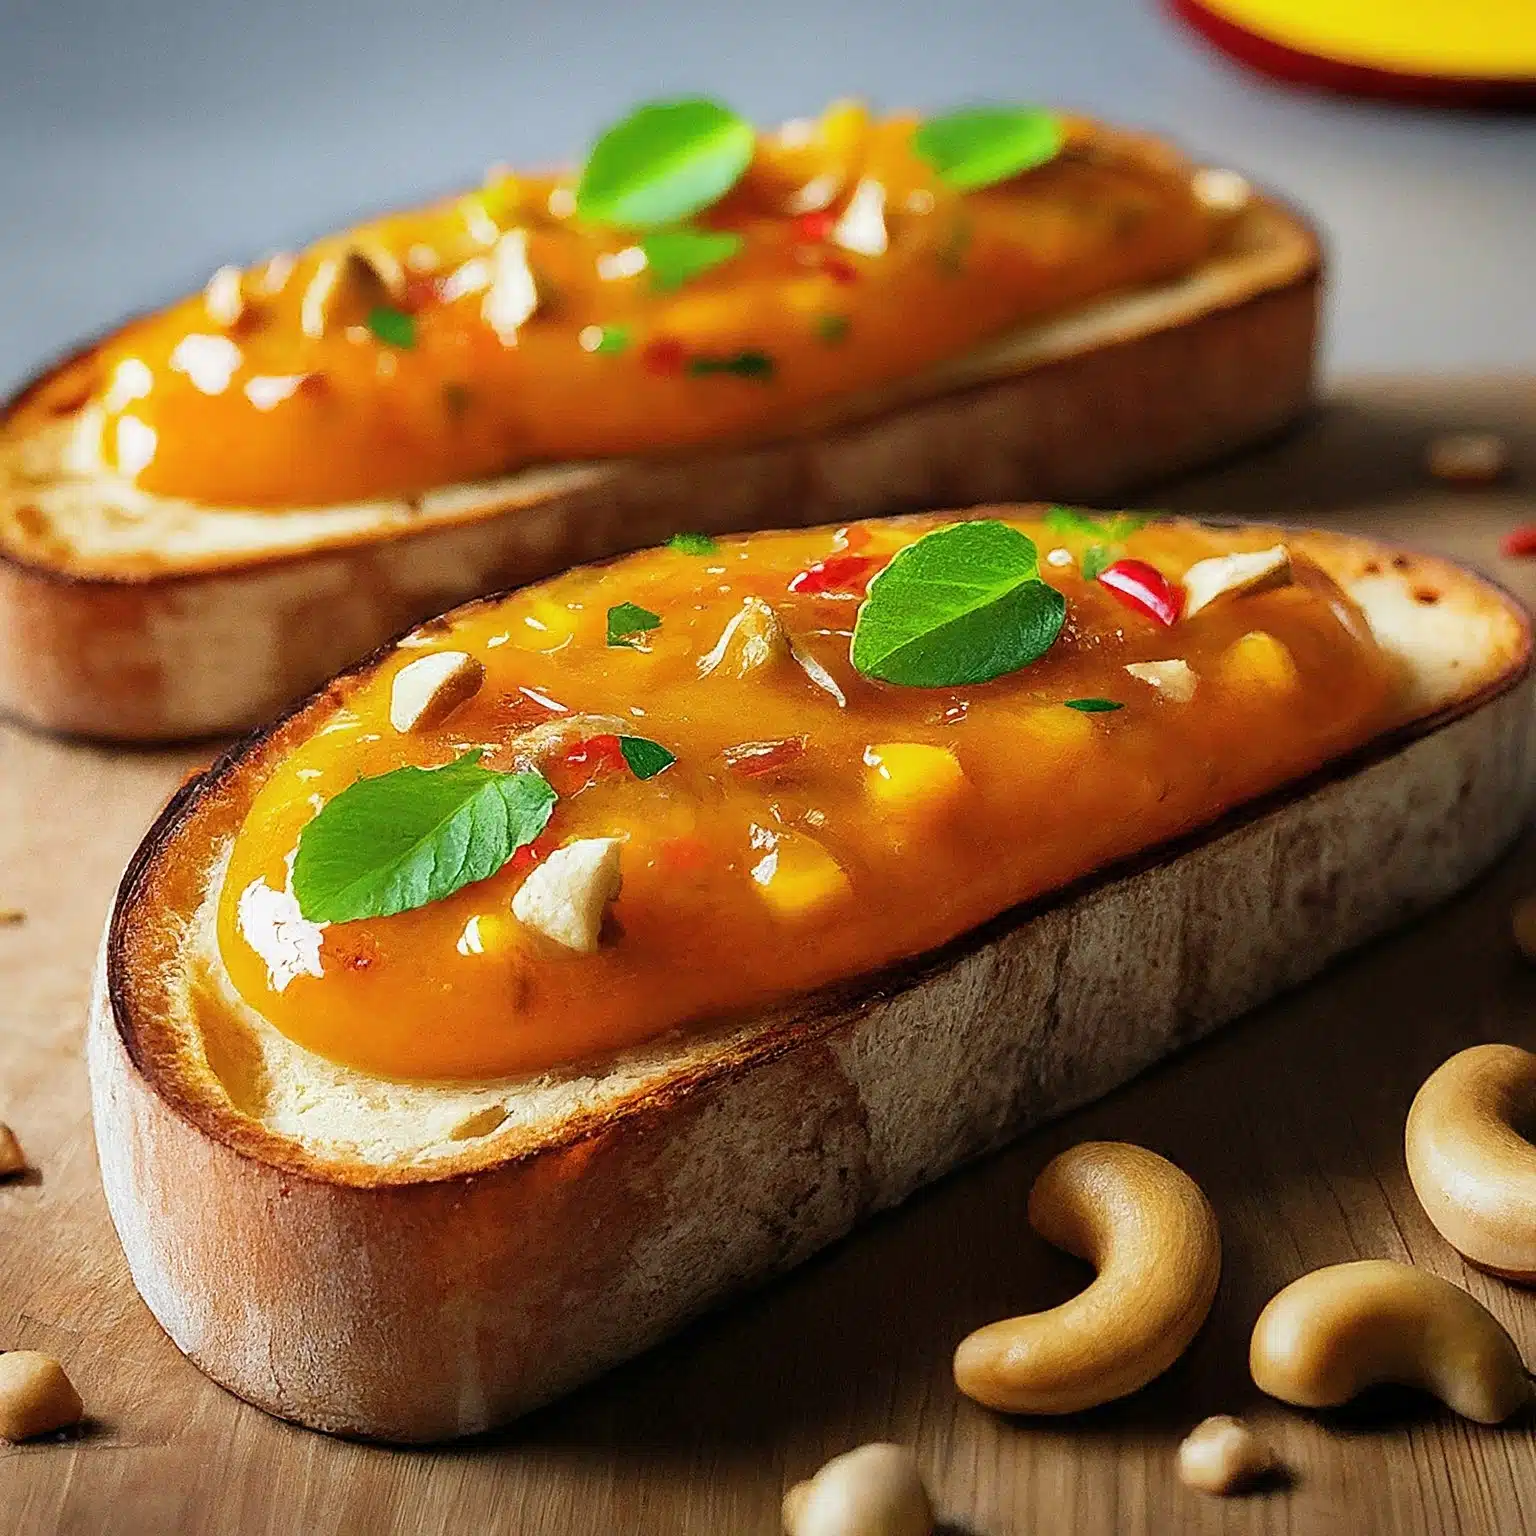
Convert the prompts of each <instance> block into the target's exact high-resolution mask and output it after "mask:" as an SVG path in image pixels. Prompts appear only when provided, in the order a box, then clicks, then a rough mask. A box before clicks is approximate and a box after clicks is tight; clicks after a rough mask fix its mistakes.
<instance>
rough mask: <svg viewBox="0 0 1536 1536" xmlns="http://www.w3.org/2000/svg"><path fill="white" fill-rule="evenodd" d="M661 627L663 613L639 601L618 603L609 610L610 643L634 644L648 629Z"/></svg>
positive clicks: (617, 644)
mask: <svg viewBox="0 0 1536 1536" xmlns="http://www.w3.org/2000/svg"><path fill="white" fill-rule="evenodd" d="M660 628H661V615H660V614H659V613H652V612H651V610H650V609H649V608H642V607H641V606H640V605H639V604H638V603H616V604H615V605H614V606H613V607H612V608H610V609H609V610H608V644H609V645H613V646H620V645H628V646H633V645H634V643H635V641H636V639H637V638H638V637H639V636H640V635H643V634H645V633H646V632H647V631H648V630H652V629H660Z"/></svg>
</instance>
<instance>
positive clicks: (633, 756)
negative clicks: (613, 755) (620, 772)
mask: <svg viewBox="0 0 1536 1536" xmlns="http://www.w3.org/2000/svg"><path fill="white" fill-rule="evenodd" d="M619 751H621V752H622V753H623V754H624V761H625V762H626V763H628V764H629V771H630V772H631V773H632V774H634V776H635V777H636V778H637V779H654V778H655V777H656V775H657V774H658V773H665V772H666V771H667V769H668V768H670V767H671V766H672V764H673V763H675V762H676V761H677V758H676V756H675V755H674V754H673V753H671V752H668V751H667V749H666V748H665V747H664V746H662V744H661V743H660V742H659V741H652V740H651V739H650V738H649V737H648V736H620V737H619Z"/></svg>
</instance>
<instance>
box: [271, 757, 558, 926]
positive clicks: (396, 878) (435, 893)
mask: <svg viewBox="0 0 1536 1536" xmlns="http://www.w3.org/2000/svg"><path fill="white" fill-rule="evenodd" d="M480 755H481V754H480V752H479V751H478V750H476V751H474V752H466V753H465V754H464V756H463V757H461V758H459V759H458V760H457V761H455V762H452V763H449V764H447V765H446V766H445V767H442V768H396V769H395V770H394V771H393V772H391V773H384V774H379V775H378V776H376V777H374V778H368V779H359V780H358V781H357V782H356V783H355V784H350V785H348V786H347V788H346V789H344V790H342V792H341V793H340V794H339V795H337V796H335V797H334V798H333V799H331V800H329V801H328V802H327V803H326V804H325V806H324V807H323V808H322V809H321V811H320V814H319V815H318V816H316V817H315V819H314V820H313V821H311V822H310V823H309V824H308V825H307V826H306V827H305V828H304V830H303V831H302V832H301V833H300V834H299V849H298V853H297V855H296V856H295V858H294V861H293V893H294V895H295V896H296V897H297V898H298V903H299V911H300V913H301V914H302V915H303V917H304V918H305V920H306V921H308V922H312V923H350V922H356V921H358V920H359V919H361V918H366V917H393V916H394V914H395V913H397V912H409V911H411V910H412V909H413V908H415V907H424V906H426V905H428V904H429V903H430V902H434V901H441V900H442V899H443V898H444V897H445V896H451V895H452V894H453V893H454V892H455V891H457V890H461V889H462V888H463V887H464V886H466V885H473V884H474V883H475V881H477V880H484V879H486V878H488V877H489V876H491V875H494V874H495V873H496V871H497V870H498V869H500V868H501V866H502V865H503V864H505V863H506V862H507V860H508V859H510V858H511V857H512V855H513V854H514V853H516V852H517V850H518V849H519V848H521V847H523V846H524V844H526V843H531V842H532V841H533V840H534V838H536V837H537V836H538V835H539V833H540V832H542V831H543V830H544V828H545V826H546V825H547V824H548V822H549V818H550V813H551V812H552V811H553V810H554V808H555V792H554V790H553V789H551V788H550V786H549V784H548V782H547V781H546V780H545V779H544V777H543V775H541V774H538V773H496V772H493V771H492V770H491V769H489V768H482V767H480V766H479V763H480Z"/></svg>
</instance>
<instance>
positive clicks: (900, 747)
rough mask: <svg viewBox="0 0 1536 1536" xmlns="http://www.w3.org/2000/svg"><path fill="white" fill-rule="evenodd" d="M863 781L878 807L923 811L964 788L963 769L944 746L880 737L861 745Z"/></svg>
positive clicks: (940, 806)
mask: <svg viewBox="0 0 1536 1536" xmlns="http://www.w3.org/2000/svg"><path fill="white" fill-rule="evenodd" d="M864 761H865V763H866V764H867V765H868V767H869V774H868V776H867V778H866V780H865V783H866V785H867V787H868V790H869V796H870V798H871V799H872V800H873V801H874V803H875V804H876V805H877V806H878V807H880V808H881V809H882V810H885V811H889V812H892V813H894V814H895V815H897V816H911V815H926V814H930V813H932V812H936V811H940V810H943V809H944V808H945V807H947V806H950V805H953V804H954V803H955V801H956V800H957V799H958V798H959V796H960V795H961V793H962V792H963V791H964V789H965V770H964V769H963V768H962V767H961V766H960V760H959V759H958V758H957V757H956V756H955V754H954V753H953V752H951V751H950V750H949V749H948V748H947V747H934V746H929V745H928V744H926V743H925V742H920V741H883V742H879V743H877V744H876V745H875V746H872V747H866V748H865V749H864Z"/></svg>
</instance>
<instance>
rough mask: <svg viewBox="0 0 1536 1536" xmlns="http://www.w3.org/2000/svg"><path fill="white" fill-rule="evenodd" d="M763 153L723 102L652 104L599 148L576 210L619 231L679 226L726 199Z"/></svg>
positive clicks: (619, 126)
mask: <svg viewBox="0 0 1536 1536" xmlns="http://www.w3.org/2000/svg"><path fill="white" fill-rule="evenodd" d="M756 148H757V136H756V134H754V133H753V131H752V125H751V124H750V123H748V122H747V121H745V120H744V119H743V118H740V117H738V116H737V115H736V114H735V113H734V112H732V111H731V110H730V109H729V108H728V107H723V106H721V105H720V104H719V103H718V102H713V101H705V100H688V101H658V102H651V103H650V104H649V105H647V106H643V107H639V108H637V109H636V110H635V111H634V112H632V113H631V114H630V115H629V116H628V117H626V118H625V119H624V120H623V121H622V122H619V123H615V124H614V126H613V127H611V128H610V129H608V131H607V132H606V133H604V134H603V135H602V137H601V138H599V139H598V141H597V143H596V144H594V145H593V146H592V152H591V154H590V155H588V156H587V163H586V167H585V169H584V170H583V171H582V173H581V180H580V182H579V183H578V184H577V187H576V211H577V213H579V214H580V215H581V217H582V218H583V219H586V220H587V221H588V222H590V223H593V224H611V225H616V226H617V227H618V228H620V229H655V228H657V227H658V226H660V225H664V224H676V223H678V222H679V221H681V220H683V219H686V218H689V217H691V216H692V215H693V214H695V213H697V212H699V210H700V209H701V208H708V207H709V206H710V205H711V204H712V203H716V202H718V201H719V200H720V199H721V198H722V197H724V196H725V194H726V193H727V192H729V191H730V190H731V188H732V187H734V186H735V185H736V183H737V182H738V181H739V180H740V179H741V177H742V174H743V172H745V170H746V169H747V167H748V166H749V165H750V164H751V163H752V156H753V153H754V152H755V150H756Z"/></svg>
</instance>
